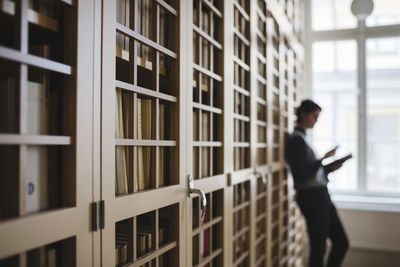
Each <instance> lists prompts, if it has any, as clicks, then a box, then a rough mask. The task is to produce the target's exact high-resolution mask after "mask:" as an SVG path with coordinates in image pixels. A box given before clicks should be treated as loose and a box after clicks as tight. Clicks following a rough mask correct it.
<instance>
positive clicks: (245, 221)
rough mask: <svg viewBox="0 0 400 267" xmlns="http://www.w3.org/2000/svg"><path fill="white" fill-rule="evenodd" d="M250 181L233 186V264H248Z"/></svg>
mask: <svg viewBox="0 0 400 267" xmlns="http://www.w3.org/2000/svg"><path fill="white" fill-rule="evenodd" d="M249 215H250V182H249V181H247V182H243V183H239V184H236V185H234V186H233V264H232V265H233V266H249V265H250V220H249V217H250V216H249Z"/></svg>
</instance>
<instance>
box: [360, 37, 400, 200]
mask: <svg viewBox="0 0 400 267" xmlns="http://www.w3.org/2000/svg"><path fill="white" fill-rule="evenodd" d="M382 42H385V43H390V44H391V46H392V48H393V49H392V51H390V52H389V51H384V50H381V49H380V48H379V46H378V44H380V43H382ZM367 47H368V50H367V51H368V52H367V189H368V190H369V191H374V192H391V193H399V192H400V175H399V174H400V169H399V166H400V164H399V161H400V38H380V39H370V40H367ZM372 47H373V48H374V49H372Z"/></svg>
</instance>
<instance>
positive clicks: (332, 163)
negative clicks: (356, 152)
mask: <svg viewBox="0 0 400 267" xmlns="http://www.w3.org/2000/svg"><path fill="white" fill-rule="evenodd" d="M352 157H353V154H351V153H350V154H347V155H345V156H343V157H341V158H339V159H336V160H334V161H332V162H331V163H328V164H326V165H324V167H325V168H328V169H329V168H332V167H333V166H334V165H336V164H343V163H344V162H345V161H347V160H349V159H351V158H352Z"/></svg>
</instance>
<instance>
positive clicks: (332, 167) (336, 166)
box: [326, 162, 343, 172]
mask: <svg viewBox="0 0 400 267" xmlns="http://www.w3.org/2000/svg"><path fill="white" fill-rule="evenodd" d="M342 165H343V163H342V162H333V163H331V164H328V165H327V166H326V168H327V169H328V172H334V171H336V170H337V169H339V168H340V167H342Z"/></svg>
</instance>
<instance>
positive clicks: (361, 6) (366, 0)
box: [351, 0, 374, 20]
mask: <svg viewBox="0 0 400 267" xmlns="http://www.w3.org/2000/svg"><path fill="white" fill-rule="evenodd" d="M372 10H374V2H373V1H372V0H353V2H352V3H351V13H353V15H354V16H355V17H356V18H357V19H359V20H363V19H365V18H366V17H368V16H369V15H370V14H371V13H372Z"/></svg>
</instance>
